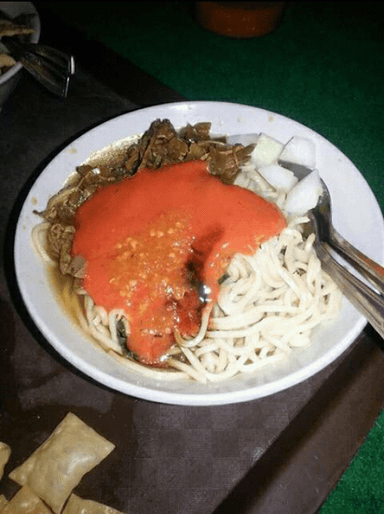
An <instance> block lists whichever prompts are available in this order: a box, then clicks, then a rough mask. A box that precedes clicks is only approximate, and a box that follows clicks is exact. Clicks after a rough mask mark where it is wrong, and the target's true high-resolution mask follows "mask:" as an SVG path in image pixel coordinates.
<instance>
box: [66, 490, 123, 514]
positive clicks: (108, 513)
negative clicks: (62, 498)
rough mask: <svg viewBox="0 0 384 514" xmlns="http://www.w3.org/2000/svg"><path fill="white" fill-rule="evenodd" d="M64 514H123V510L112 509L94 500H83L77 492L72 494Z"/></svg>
mask: <svg viewBox="0 0 384 514" xmlns="http://www.w3.org/2000/svg"><path fill="white" fill-rule="evenodd" d="M62 514H123V513H122V512H120V511H118V510H115V509H112V507H108V506H107V505H103V504H102V503H98V502H95V501H93V500H83V498H80V497H79V496H76V494H71V496H70V497H69V500H68V503H67V505H66V506H65V508H64V510H63V512H62Z"/></svg>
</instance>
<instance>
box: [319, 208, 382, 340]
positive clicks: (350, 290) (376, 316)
mask: <svg viewBox="0 0 384 514" xmlns="http://www.w3.org/2000/svg"><path fill="white" fill-rule="evenodd" d="M309 218H310V223H311V224H312V228H313V232H314V233H315V243H314V247H315V250H316V253H317V255H318V257H319V259H320V261H321V264H322V267H323V269H324V270H325V271H326V272H327V273H328V274H329V276H330V277H331V278H332V279H333V280H334V282H335V283H336V285H337V286H338V287H339V288H340V290H341V291H342V293H343V294H344V295H345V296H346V297H347V298H348V299H349V301H350V302H351V303H352V305H354V306H355V307H356V308H357V309H358V311H359V312H361V313H362V314H363V316H364V317H365V318H366V319H367V320H368V322H369V323H370V324H371V325H372V326H373V328H374V329H375V330H376V331H377V332H378V334H379V335H380V336H381V337H382V338H384V296H383V295H381V294H379V293H377V292H376V291H374V290H373V289H372V288H370V287H369V286H368V285H366V284H365V283H364V282H362V281H361V280H359V279H358V278H357V277H356V276H355V275H353V274H352V273H350V272H349V271H348V270H347V269H346V268H345V267H344V266H342V265H341V264H340V263H339V262H337V261H336V259H334V258H333V256H332V252H331V249H330V246H329V245H328V244H327V243H326V242H322V241H321V239H320V230H319V223H318V221H319V219H318V217H317V216H316V214H315V212H314V210H312V211H310V213H309Z"/></svg>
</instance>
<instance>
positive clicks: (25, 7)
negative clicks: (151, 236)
mask: <svg viewBox="0 0 384 514" xmlns="http://www.w3.org/2000/svg"><path fill="white" fill-rule="evenodd" d="M10 4H18V5H20V8H19V11H20V13H31V14H35V15H36V18H35V19H34V23H33V27H32V28H34V30H35V32H34V33H33V34H31V36H30V42H31V43H38V42H39V40H40V33H41V20H40V16H39V13H38V12H37V10H36V7H35V6H34V4H33V3H32V2H0V11H4V12H5V13H7V7H8V8H9V6H10ZM22 67H23V65H22V64H21V63H19V62H17V63H16V64H15V65H14V66H12V68H10V69H9V70H8V71H6V72H5V73H3V74H2V75H0V86H1V85H2V84H5V83H6V82H7V80H9V79H10V78H12V77H13V76H14V75H16V74H17V73H18V72H19V71H20V70H21V68H22Z"/></svg>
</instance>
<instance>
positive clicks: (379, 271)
mask: <svg viewBox="0 0 384 514" xmlns="http://www.w3.org/2000/svg"><path fill="white" fill-rule="evenodd" d="M328 243H329V244H330V245H331V246H332V247H333V248H334V249H335V250H337V251H338V252H339V253H340V255H341V256H342V257H344V258H345V259H346V261H347V262H349V263H350V264H351V265H353V266H354V267H355V269H356V270H357V271H359V272H360V273H361V274H362V275H363V276H364V277H365V278H366V279H367V280H368V281H369V282H370V283H371V284H372V285H373V286H376V288H377V289H378V290H379V292H380V293H381V294H384V268H383V267H382V266H380V264H378V263H377V262H375V261H373V260H372V259H370V258H369V257H367V256H366V255H364V254H363V253H362V252H360V250H358V249H357V248H355V247H354V246H353V245H351V243H349V242H348V241H347V240H346V239H344V238H343V236H341V235H340V234H339V233H338V232H337V231H336V230H335V229H333V230H331V233H330V237H329V241H328Z"/></svg>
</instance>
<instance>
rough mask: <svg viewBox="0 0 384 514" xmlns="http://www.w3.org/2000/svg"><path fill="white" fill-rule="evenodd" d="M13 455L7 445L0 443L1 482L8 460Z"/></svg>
mask: <svg viewBox="0 0 384 514" xmlns="http://www.w3.org/2000/svg"><path fill="white" fill-rule="evenodd" d="M10 455H11V448H10V446H8V444H6V443H1V442H0V480H1V478H2V476H3V473H4V466H5V465H6V463H7V462H8V459H9V457H10Z"/></svg>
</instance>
